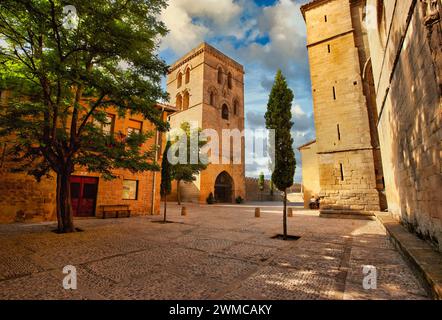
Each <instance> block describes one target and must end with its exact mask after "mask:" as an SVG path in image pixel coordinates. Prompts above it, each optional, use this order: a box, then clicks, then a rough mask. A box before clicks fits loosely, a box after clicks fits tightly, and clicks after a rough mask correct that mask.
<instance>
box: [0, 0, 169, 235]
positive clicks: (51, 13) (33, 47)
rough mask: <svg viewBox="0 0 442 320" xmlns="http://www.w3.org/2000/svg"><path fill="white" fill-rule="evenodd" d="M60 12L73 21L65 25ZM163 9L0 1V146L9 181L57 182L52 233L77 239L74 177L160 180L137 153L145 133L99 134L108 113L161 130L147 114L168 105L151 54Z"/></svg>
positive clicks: (147, 2)
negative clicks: (83, 173) (1, 143)
mask: <svg viewBox="0 0 442 320" xmlns="http://www.w3.org/2000/svg"><path fill="white" fill-rule="evenodd" d="M67 4H69V5H72V6H74V7H75V9H76V12H77V13H78V19H75V17H74V19H64V18H65V17H66V12H63V11H64V8H65V7H64V5H67ZM165 6H166V3H165V1H164V0H137V1H127V0H94V1H89V0H88V1H86V0H71V1H69V2H68V3H67V2H65V1H60V0H47V1H41V0H2V1H0V39H1V40H2V41H0V65H1V68H0V79H1V80H0V84H1V85H2V86H3V88H7V89H9V90H11V91H12V92H13V96H12V98H11V99H10V100H8V104H7V106H6V107H5V108H3V109H2V110H1V111H0V136H3V138H4V139H6V141H7V142H8V145H9V148H8V150H9V152H8V154H7V156H8V157H9V160H12V163H14V164H16V165H15V168H14V170H15V171H24V172H27V173H28V174H30V175H32V176H34V177H35V178H36V179H37V180H40V179H41V178H42V177H44V176H48V175H50V174H51V173H52V172H54V173H55V175H56V177H57V218H58V229H59V231H60V232H74V231H75V228H74V222H73V213H72V207H71V201H70V200H71V199H70V183H69V180H70V176H71V174H72V173H73V172H74V170H76V168H78V167H83V168H85V169H86V170H88V171H90V172H98V173H101V174H102V175H103V176H104V178H110V179H111V178H115V177H114V175H113V174H112V170H113V169H114V168H123V169H127V170H130V171H132V172H139V171H146V170H159V167H158V165H157V164H156V163H155V161H154V159H153V157H152V152H143V151H141V145H142V144H143V143H144V142H145V141H146V140H147V139H148V137H149V134H148V133H139V134H131V135H130V136H125V135H124V134H122V133H120V134H112V132H109V130H103V129H102V128H103V127H109V126H110V123H109V120H107V114H106V110H109V107H112V108H114V109H115V110H116V111H117V112H118V115H119V117H125V116H127V115H133V114H140V115H143V116H144V118H145V119H148V120H150V121H151V122H152V123H154V124H155V125H156V126H157V128H158V129H159V130H161V131H166V130H167V129H168V126H167V124H166V123H164V122H163V121H162V120H161V117H160V111H158V110H156V108H154V105H155V104H156V102H157V101H158V100H162V99H167V94H166V93H165V92H164V91H163V90H162V88H161V78H162V76H163V75H164V74H165V73H166V71H167V66H166V64H165V63H164V62H163V61H162V60H161V59H160V58H159V57H158V56H157V55H156V53H155V52H156V50H157V48H158V39H159V38H160V37H161V36H164V35H165V34H166V32H167V30H166V28H165V26H164V24H163V23H162V22H160V21H158V16H159V14H160V13H161V12H162V10H163V9H164V8H165ZM71 8H72V7H71ZM71 12H72V10H71ZM71 18H72V17H71ZM70 22H77V23H70Z"/></svg>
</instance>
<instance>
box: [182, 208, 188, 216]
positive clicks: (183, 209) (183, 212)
mask: <svg viewBox="0 0 442 320" xmlns="http://www.w3.org/2000/svg"><path fill="white" fill-rule="evenodd" d="M181 215H182V216H183V217H185V216H187V208H186V207H182V208H181Z"/></svg>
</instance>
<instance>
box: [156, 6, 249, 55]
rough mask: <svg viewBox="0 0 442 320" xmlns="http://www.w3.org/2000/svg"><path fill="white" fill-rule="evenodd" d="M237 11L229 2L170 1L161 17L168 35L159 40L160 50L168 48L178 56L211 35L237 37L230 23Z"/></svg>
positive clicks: (237, 7)
mask: <svg viewBox="0 0 442 320" xmlns="http://www.w3.org/2000/svg"><path fill="white" fill-rule="evenodd" d="M241 11H242V9H241V7H240V6H239V5H238V4H236V3H234V2H233V0H204V1H194V0H171V1H170V2H169V6H168V7H167V9H166V10H165V11H164V13H163V15H162V20H163V22H164V23H165V24H166V26H167V28H168V29H169V33H168V35H167V36H166V37H165V38H164V39H163V40H162V42H161V49H162V50H164V49H167V48H170V49H172V50H173V51H174V52H175V53H176V54H177V55H182V54H185V53H186V52H188V51H189V50H191V49H193V48H194V47H195V46H197V45H198V44H199V43H200V42H202V41H203V40H204V39H205V38H206V37H207V36H210V35H212V34H213V33H214V32H217V33H218V32H221V33H222V34H223V35H225V36H226V35H234V36H235V35H236V36H239V35H240V32H239V30H238V29H237V28H235V27H234V25H233V23H232V21H234V20H235V19H237V18H238V16H239V15H240V14H241ZM210 26H214V28H213V27H212V28H211V27H210Z"/></svg>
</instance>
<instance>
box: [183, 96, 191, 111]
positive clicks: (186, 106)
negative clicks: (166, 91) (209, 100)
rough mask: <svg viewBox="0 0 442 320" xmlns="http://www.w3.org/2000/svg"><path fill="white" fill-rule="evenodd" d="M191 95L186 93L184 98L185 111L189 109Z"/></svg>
mask: <svg viewBox="0 0 442 320" xmlns="http://www.w3.org/2000/svg"><path fill="white" fill-rule="evenodd" d="M189 102H190V95H189V92H188V91H186V92H185V93H184V96H183V110H187V109H189Z"/></svg>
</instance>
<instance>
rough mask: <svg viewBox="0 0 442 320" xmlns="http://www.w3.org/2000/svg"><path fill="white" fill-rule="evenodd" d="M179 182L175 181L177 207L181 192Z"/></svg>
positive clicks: (179, 203) (179, 202)
mask: <svg viewBox="0 0 442 320" xmlns="http://www.w3.org/2000/svg"><path fill="white" fill-rule="evenodd" d="M180 182H181V181H180V180H177V181H176V196H177V199H178V205H179V206H180V205H181V191H180Z"/></svg>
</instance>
